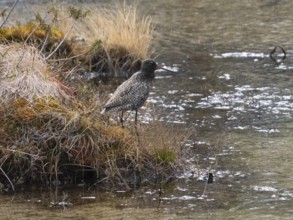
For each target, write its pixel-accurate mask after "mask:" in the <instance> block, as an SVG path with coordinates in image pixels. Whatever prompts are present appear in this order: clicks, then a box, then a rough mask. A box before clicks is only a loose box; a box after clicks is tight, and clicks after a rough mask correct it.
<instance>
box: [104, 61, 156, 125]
mask: <svg viewBox="0 0 293 220" xmlns="http://www.w3.org/2000/svg"><path fill="white" fill-rule="evenodd" d="M156 69H157V64H156V63H155V61H153V60H150V59H147V60H144V61H143V62H142V66H141V69H140V71H139V72H136V73H134V74H133V75H132V76H131V77H130V78H129V79H128V80H127V81H125V82H124V83H122V84H121V85H120V86H119V87H118V88H117V89H116V91H115V92H114V94H113V96H112V97H111V98H110V99H109V100H108V102H107V103H106V104H105V106H104V109H103V111H102V113H105V112H115V111H122V113H123V111H126V110H135V111H136V117H135V121H137V110H138V109H139V108H140V107H141V106H143V104H144V103H145V101H146V100H147V98H148V95H149V84H150V82H151V81H152V80H153V79H154V78H155V70H156Z"/></svg>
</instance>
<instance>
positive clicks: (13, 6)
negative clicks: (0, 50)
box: [0, 0, 19, 28]
mask: <svg viewBox="0 0 293 220" xmlns="http://www.w3.org/2000/svg"><path fill="white" fill-rule="evenodd" d="M18 1H19V0H15V2H14V4H13V5H12V8H11V9H10V11H9V12H8V15H7V16H6V18H5V19H4V21H3V22H2V24H1V25H0V28H2V27H3V25H4V24H5V23H6V22H7V20H8V18H9V16H10V14H11V13H12V11H13V9H14V8H15V6H16V4H17V3H18Z"/></svg>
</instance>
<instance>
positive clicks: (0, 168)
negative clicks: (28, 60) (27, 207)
mask: <svg viewBox="0 0 293 220" xmlns="http://www.w3.org/2000/svg"><path fill="white" fill-rule="evenodd" d="M0 171H1V172H2V173H3V175H4V176H5V177H6V179H7V180H8V181H9V183H10V185H11V188H12V189H13V192H15V188H14V185H13V183H12V182H11V180H10V179H9V177H8V176H7V175H6V173H5V172H4V170H3V169H2V167H0Z"/></svg>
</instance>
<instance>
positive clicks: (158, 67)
mask: <svg viewBox="0 0 293 220" xmlns="http://www.w3.org/2000/svg"><path fill="white" fill-rule="evenodd" d="M156 69H157V70H158V69H162V70H166V71H168V72H171V73H176V72H175V71H173V70H169V69H166V68H163V67H160V66H159V65H158V64H157V68H156Z"/></svg>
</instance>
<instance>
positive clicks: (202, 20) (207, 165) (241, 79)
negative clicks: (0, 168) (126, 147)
mask: <svg viewBox="0 0 293 220" xmlns="http://www.w3.org/2000/svg"><path fill="white" fill-rule="evenodd" d="M6 2H9V1H6ZM10 2H13V1H10ZM28 2H33V1H28ZM28 2H26V3H25V1H20V3H19V5H18V7H19V8H18V9H17V8H16V11H17V10H18V11H19V13H24V12H25V10H29V8H33V7H32V6H34V4H33V3H28ZM76 2H77V1H76ZM78 2H79V4H86V3H88V2H92V1H78ZM95 2H99V3H100V4H105V5H109V4H111V2H114V1H95ZM137 3H138V10H139V11H140V12H141V13H142V14H144V15H150V16H151V17H152V19H153V20H154V22H155V23H156V28H155V36H154V45H153V50H154V56H156V55H158V54H159V56H158V57H157V58H156V60H157V61H158V62H159V64H160V65H162V66H166V67H169V68H173V69H174V70H176V71H177V73H175V74H171V73H166V72H159V73H158V75H157V78H156V80H155V82H154V84H153V88H152V93H151V95H150V97H149V99H148V103H150V104H152V105H153V106H154V108H156V110H157V112H158V113H159V114H160V116H161V120H163V121H167V122H169V123H170V124H176V125H178V126H189V127H192V128H194V129H195V130H196V138H195V139H196V143H194V141H193V140H191V141H190V143H189V144H187V145H186V147H190V148H194V149H193V150H194V152H195V153H194V155H191V157H190V161H191V164H193V167H191V169H190V170H192V171H194V172H190V170H189V171H186V173H182V175H181V176H179V178H178V180H176V181H175V182H174V183H173V184H171V185H170V186H168V187H166V188H164V189H162V191H160V190H159V189H156V188H152V187H146V188H141V189H137V190H133V191H131V192H124V191H113V192H99V191H96V190H95V189H90V190H88V189H86V190H85V189H82V188H77V189H59V190H56V191H55V190H52V191H50V190H47V189H46V190H45V189H44V190H40V189H36V190H31V191H29V192H25V193H22V194H17V195H15V196H11V195H0V204H1V206H0V213H1V216H0V219H68V218H70V219H151V218H156V219H201V218H202V219H292V216H293V209H292V207H293V176H292V173H293V164H292V162H293V153H292V150H291V148H292V143H293V119H292V111H293V94H292V91H293V78H292V74H293V73H292V69H293V44H292V43H293V40H292V39H293V25H292V20H293V13H292V12H293V1H290V0H246V1H241V0H218V1H214V0H185V1H180V0H169V1H143V0H140V1H139V0H138V1H137ZM10 5H11V4H10ZM21 7H22V8H21ZM275 46H282V47H283V48H285V50H286V51H287V58H286V59H285V60H284V61H283V63H281V64H279V65H277V64H275V63H274V62H273V61H272V60H271V59H270V58H269V53H270V51H271V50H272V49H273V48H274V47H275ZM279 54H280V55H282V53H279ZM152 110H153V108H150V107H145V108H143V109H142V110H141V111H140V112H141V114H140V117H143V118H141V120H145V121H146V122H147V121H148V120H151V115H152V114H151V112H152ZM206 152H210V155H209V154H208V153H206ZM197 163H199V164H197ZM207 172H211V173H213V174H214V177H215V181H214V183H213V184H208V185H207V184H206V181H205V178H204V177H205V174H206V173H207Z"/></svg>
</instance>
